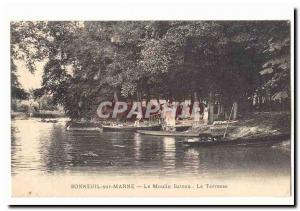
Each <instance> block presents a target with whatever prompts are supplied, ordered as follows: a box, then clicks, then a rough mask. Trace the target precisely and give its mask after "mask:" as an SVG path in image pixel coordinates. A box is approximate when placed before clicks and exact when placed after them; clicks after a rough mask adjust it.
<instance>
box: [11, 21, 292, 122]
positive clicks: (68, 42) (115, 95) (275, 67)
mask: <svg viewBox="0 0 300 211" xmlns="http://www.w3.org/2000/svg"><path fill="white" fill-rule="evenodd" d="M11 28H12V31H11V34H12V41H11V43H12V61H14V60H15V59H23V60H25V61H26V64H27V65H28V67H29V70H31V71H34V63H35V62H36V61H41V60H45V59H47V63H46V65H45V68H44V74H43V83H42V88H41V90H39V91H40V92H42V93H47V94H50V95H52V96H53V100H54V102H55V103H57V104H61V105H63V106H64V108H65V110H66V112H67V114H68V115H69V116H70V117H71V118H81V117H85V118H90V117H92V116H93V115H95V113H96V112H95V111H96V109H97V106H98V104H99V102H100V101H103V100H108V99H109V100H112V99H114V100H120V99H122V98H123V99H126V100H141V99H147V100H149V99H151V98H156V99H159V98H164V99H171V100H178V101H182V100H184V99H192V101H194V100H205V101H207V102H208V103H212V104H214V103H215V102H218V103H219V104H222V105H224V106H225V110H226V109H230V105H232V103H233V102H247V103H248V104H252V103H253V102H254V101H255V100H256V98H257V99H259V100H257V102H258V103H262V102H270V101H271V100H272V98H273V99H274V98H276V96H277V95H278V93H285V92H286V93H289V92H290V81H289V80H290V78H289V75H290V73H289V71H290V23H289V22H286V21H224V22H223V21H124V22H122V21H106V22H84V23H83V22H16V23H12V25H11ZM287 97H288V98H289V97H290V96H287Z"/></svg>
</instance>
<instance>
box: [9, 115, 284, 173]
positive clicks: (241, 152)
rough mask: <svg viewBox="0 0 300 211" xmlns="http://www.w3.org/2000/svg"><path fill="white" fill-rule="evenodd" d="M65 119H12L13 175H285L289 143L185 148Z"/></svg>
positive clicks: (171, 141) (178, 142)
mask: <svg viewBox="0 0 300 211" xmlns="http://www.w3.org/2000/svg"><path fill="white" fill-rule="evenodd" d="M65 122H66V120H64V119H61V120H59V121H58V122H57V123H43V122H40V121H39V120H38V119H28V120H13V122H12V142H11V149H12V150H11V151H12V163H11V165H12V173H13V174H20V173H22V172H23V171H26V172H28V171H32V172H35V173H37V174H45V173H47V174H53V173H62V174H105V175H120V174H123V175H146V176H147V175H149V176H151V175H152V176H153V175H154V176H168V177H172V176H174V177H177V176H184V177H185V176H196V177H201V178H205V177H211V176H213V177H214V178H226V177H231V178H234V177H242V176H245V175H247V176H249V175H256V176H257V175H271V176H281V175H289V171H290V150H289V147H288V146H275V147H210V148H185V147H184V146H183V144H182V141H183V140H184V139H183V138H172V137H151V136H141V135H138V134H134V133H106V132H105V133H100V132H69V131H65V129H64V128H65V127H64V126H65Z"/></svg>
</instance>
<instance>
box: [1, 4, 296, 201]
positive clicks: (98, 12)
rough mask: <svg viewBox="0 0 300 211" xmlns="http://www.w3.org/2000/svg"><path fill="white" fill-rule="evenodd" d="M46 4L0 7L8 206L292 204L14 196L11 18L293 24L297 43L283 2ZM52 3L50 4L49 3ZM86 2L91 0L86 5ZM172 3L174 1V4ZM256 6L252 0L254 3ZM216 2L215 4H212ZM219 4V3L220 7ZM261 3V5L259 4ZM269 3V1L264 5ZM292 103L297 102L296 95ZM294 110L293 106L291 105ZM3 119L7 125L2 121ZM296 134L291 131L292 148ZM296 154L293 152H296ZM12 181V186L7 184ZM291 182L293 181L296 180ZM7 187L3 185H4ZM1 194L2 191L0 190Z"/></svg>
mask: <svg viewBox="0 0 300 211" xmlns="http://www.w3.org/2000/svg"><path fill="white" fill-rule="evenodd" d="M45 2H46V4H40V3H39V1H30V3H27V4H25V3H23V1H12V3H6V4H5V5H4V6H3V7H2V11H1V16H2V19H1V21H2V22H3V24H1V30H2V33H1V34H3V35H4V40H3V41H4V43H3V42H2V43H1V44H3V46H4V47H2V48H1V57H0V58H1V59H3V60H4V62H1V67H2V68H1V73H2V75H1V83H0V86H1V92H0V93H1V99H4V100H3V101H2V102H3V103H2V104H1V107H0V108H1V110H2V111H4V112H2V113H1V117H2V118H1V133H0V134H1V135H2V137H3V139H2V140H1V141H2V142H3V143H2V144H3V145H2V146H1V150H2V154H4V157H3V156H2V158H1V159H0V161H1V165H2V164H3V165H2V166H1V167H2V168H1V169H6V170H5V171H2V173H1V181H4V182H5V183H4V189H5V191H4V197H5V199H6V200H5V204H15V205H16V204H22V205H25V204H27V205H43V204H60V205H67V204H74V205H84V204H86V205H88V204H90V205H99V204H102V205H108V204H115V205H117V204H124V205H125V204H127V205H131V204H137V205H143V204H153V205H164V204H169V205H170V204H173V205H179V204H182V205H198V204H203V205H218V204H222V205H226V204H227V205H231V204H237V205H245V204H246V205H248V204H254V205H268V204H271V205H276V204H278V205H279V204H286V205H291V204H293V203H294V202H293V197H199V198H191V197H178V198H169V197H168V198H167V197H160V198H150V197H147V198H144V197H143V198H141V197H130V198H123V197H122V198H110V197H97V198H80V200H79V198H57V197H51V198H10V197H9V196H10V194H11V193H10V187H11V186H10V180H11V177H10V142H9V141H8V140H10V124H9V123H10V113H9V108H10V105H9V103H10V96H9V87H10V83H9V71H7V70H9V65H10V64H9V63H10V62H9V57H10V55H9V22H10V21H11V20H70V19H71V20H154V19H159V20H182V19H184V20H291V26H292V30H291V35H292V42H291V46H293V45H294V42H293V35H294V33H293V32H294V28H293V25H294V20H293V7H292V6H291V5H287V4H282V3H281V2H279V3H278V1H277V3H274V1H270V3H271V4H270V3H269V4H260V5H259V4H253V3H249V2H250V1H248V3H247V4H240V3H238V2H239V1H229V3H228V2H227V4H224V3H223V1H209V2H208V1H206V2H205V4H199V3H196V1H189V4H187V3H182V2H178V1H175V2H174V1H168V2H169V3H166V4H163V3H161V4H159V3H158V2H157V1H156V0H152V1H147V3H144V4H142V3H139V2H140V1H127V2H124V1H105V2H104V3H101V4H97V3H96V2H95V1H89V3H90V4H87V3H82V2H78V1H76V2H74V1H68V2H69V3H70V2H71V3H72V4H58V1H57V0H54V1H45ZM51 2H52V3H51ZM86 2H87V1H86ZM170 2H174V3H173V4H170ZM251 2H253V1H251ZM213 3H215V4H213ZM216 3H219V4H216ZM256 3H257V1H256ZM265 3H266V1H265ZM291 51H292V52H291V56H292V57H291V58H294V49H293V47H292V49H291ZM293 70H294V60H293V59H292V63H291V74H292V79H293V78H294V71H293ZM291 88H292V96H293V90H294V80H292V86H291ZM292 102H294V99H293V97H292ZM292 110H294V104H293V103H292ZM4 119H5V121H3V120H4ZM293 123H294V116H292V129H294V124H293ZM293 140H294V133H293V132H292V146H293V143H294V142H293ZM292 151H293V150H292ZM291 157H292V176H293V175H294V162H293V161H294V153H292V156H291ZM7 181H9V182H7ZM292 184H294V178H293V177H292ZM2 187H3V186H2ZM292 187H293V189H292V193H293V195H294V185H292ZM0 192H1V193H3V191H0ZM2 198H3V197H2Z"/></svg>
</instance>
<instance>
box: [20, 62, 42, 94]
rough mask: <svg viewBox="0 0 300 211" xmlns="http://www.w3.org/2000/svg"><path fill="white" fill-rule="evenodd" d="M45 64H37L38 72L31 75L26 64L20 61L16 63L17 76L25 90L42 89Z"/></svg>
mask: <svg viewBox="0 0 300 211" xmlns="http://www.w3.org/2000/svg"><path fill="white" fill-rule="evenodd" d="M45 63H46V62H45V61H44V62H38V63H36V70H35V72H34V73H30V72H29V70H28V69H27V67H26V65H25V62H24V61H21V60H18V61H17V62H16V66H17V74H18V79H19V82H20V84H21V85H22V87H23V88H24V89H25V90H27V91H28V90H29V89H36V88H40V87H41V85H42V75H43V67H44V65H45Z"/></svg>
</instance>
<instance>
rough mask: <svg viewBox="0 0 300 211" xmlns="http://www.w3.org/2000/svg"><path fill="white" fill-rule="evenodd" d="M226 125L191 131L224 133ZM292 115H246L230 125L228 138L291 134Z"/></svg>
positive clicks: (268, 113)
mask: <svg viewBox="0 0 300 211" xmlns="http://www.w3.org/2000/svg"><path fill="white" fill-rule="evenodd" d="M226 125H227V124H226V123H225V124H223V126H220V125H214V126H212V127H210V128H208V127H199V128H196V129H191V130H190V132H191V133H195V132H197V133H203V132H208V130H209V129H210V130H211V131H213V130H215V131H218V130H219V131H218V133H224V132H225V128H226ZM290 131H291V115H290V113H289V112H254V113H249V114H247V115H245V116H244V117H243V118H241V119H238V120H237V121H235V122H232V123H230V124H229V127H228V130H227V133H226V135H227V137H228V138H232V139H235V138H243V137H252V138H255V137H261V136H272V135H279V134H290V133H291V132H290Z"/></svg>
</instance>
